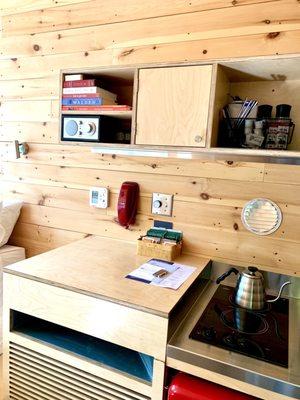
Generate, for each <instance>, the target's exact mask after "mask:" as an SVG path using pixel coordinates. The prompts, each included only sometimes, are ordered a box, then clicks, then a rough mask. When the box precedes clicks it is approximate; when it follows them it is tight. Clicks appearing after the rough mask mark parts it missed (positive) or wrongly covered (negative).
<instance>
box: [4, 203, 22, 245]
mask: <svg viewBox="0 0 300 400" xmlns="http://www.w3.org/2000/svg"><path fill="white" fill-rule="evenodd" d="M22 205H23V202H22V201H20V200H5V201H3V203H2V207H1V208H0V247H2V246H4V245H5V244H6V243H7V242H8V239H9V237H10V235H11V233H12V231H13V229H14V226H15V224H16V222H17V220H18V218H19V215H20V210H21V208H22Z"/></svg>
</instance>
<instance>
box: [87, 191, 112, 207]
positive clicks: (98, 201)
mask: <svg viewBox="0 0 300 400" xmlns="http://www.w3.org/2000/svg"><path fill="white" fill-rule="evenodd" d="M90 205H91V206H93V207H98V208H107V207H108V189H107V188H104V187H102V188H97V187H93V188H91V189H90Z"/></svg>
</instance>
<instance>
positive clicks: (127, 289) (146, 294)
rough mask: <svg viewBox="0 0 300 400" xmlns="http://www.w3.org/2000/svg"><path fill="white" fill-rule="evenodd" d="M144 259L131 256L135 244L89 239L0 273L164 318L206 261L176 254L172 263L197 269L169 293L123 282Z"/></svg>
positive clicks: (139, 283) (17, 264)
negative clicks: (177, 256)
mask: <svg viewBox="0 0 300 400" xmlns="http://www.w3.org/2000/svg"><path fill="white" fill-rule="evenodd" d="M147 259H149V257H140V256H136V244H135V243H130V242H124V241H119V240H114V239H108V238H102V237H99V236H90V237H88V238H85V239H82V240H79V241H77V242H73V243H71V244H68V245H66V246H62V247H60V248H57V249H55V250H52V251H49V252H47V253H44V254H41V255H38V256H36V257H32V258H29V259H27V260H24V261H21V262H18V263H16V264H13V265H10V266H9V267H6V268H5V269H4V271H5V272H6V273H10V274H15V275H20V276H23V277H25V278H29V279H33V280H37V281H40V282H43V283H46V284H51V285H54V286H58V287H61V288H64V289H68V290H72V291H75V292H79V293H83V294H86V295H89V296H93V297H99V298H101V299H108V300H110V301H113V302H117V303H120V304H124V305H128V306H130V307H133V308H137V309H142V310H145V311H148V312H150V313H153V314H157V315H161V316H164V317H167V316H168V315H169V313H170V312H171V311H172V309H173V308H174V306H175V305H176V304H177V303H178V301H179V300H180V299H181V297H182V296H183V295H184V293H185V292H186V291H187V289H188V288H189V287H190V285H191V284H192V283H193V282H194V281H195V279H196V278H197V277H198V276H199V275H200V274H201V272H202V271H203V269H204V268H205V267H206V265H207V264H208V263H209V261H210V260H209V259H207V258H201V257H194V256H190V255H182V256H180V258H178V259H177V260H176V262H180V263H182V264H186V265H191V266H194V267H196V268H197V270H196V271H195V272H194V273H193V274H192V275H191V276H190V278H189V279H188V280H187V281H186V282H185V283H184V284H183V285H182V286H181V287H180V288H179V289H178V290H171V289H166V288H160V287H156V286H152V285H147V284H144V283H141V282H136V281H133V280H130V279H126V278H125V276H126V275H127V274H128V273H130V272H131V271H132V270H133V269H134V268H136V267H137V266H139V265H141V264H142V263H143V262H145V261H147Z"/></svg>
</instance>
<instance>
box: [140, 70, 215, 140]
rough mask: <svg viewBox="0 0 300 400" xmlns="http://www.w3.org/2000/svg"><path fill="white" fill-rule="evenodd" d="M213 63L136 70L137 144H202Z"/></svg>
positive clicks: (204, 137)
mask: <svg viewBox="0 0 300 400" xmlns="http://www.w3.org/2000/svg"><path fill="white" fill-rule="evenodd" d="M211 79H212V65H202V66H181V67H161V68H147V69H141V70H140V71H139V77H138V97H137V116H136V118H137V120H136V122H137V125H136V140H135V143H136V144H141V145H160V146H193V147H205V145H206V133H207V122H208V112H209V100H210V91H211Z"/></svg>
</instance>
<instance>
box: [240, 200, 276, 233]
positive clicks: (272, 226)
mask: <svg viewBox="0 0 300 400" xmlns="http://www.w3.org/2000/svg"><path fill="white" fill-rule="evenodd" d="M241 218H242V222H243V224H244V226H245V228H246V229H248V230H249V231H250V232H252V233H255V234H256V235H270V234H271V233H273V232H275V231H276V230H277V229H278V228H279V227H280V225H281V222H282V213H281V210H280V208H279V207H278V205H277V204H275V203H274V202H273V201H271V200H268V199H253V200H250V201H249V202H248V203H247V204H246V205H245V206H244V208H243V211H242V217H241Z"/></svg>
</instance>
